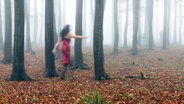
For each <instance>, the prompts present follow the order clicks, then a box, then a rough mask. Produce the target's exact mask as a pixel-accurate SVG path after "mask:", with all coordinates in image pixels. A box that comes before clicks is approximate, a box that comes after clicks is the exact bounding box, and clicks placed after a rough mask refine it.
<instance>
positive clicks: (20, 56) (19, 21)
mask: <svg viewBox="0 0 184 104" xmlns="http://www.w3.org/2000/svg"><path fill="white" fill-rule="evenodd" d="M5 1H8V0H5ZM14 3H15V31H14V48H13V70H12V74H11V78H10V80H12V81H30V80H31V79H30V78H29V77H28V76H27V74H26V72H25V68H24V0H15V2H14Z"/></svg>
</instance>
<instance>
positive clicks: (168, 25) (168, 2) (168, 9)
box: [166, 0, 182, 46]
mask: <svg viewBox="0 0 184 104" xmlns="http://www.w3.org/2000/svg"><path fill="white" fill-rule="evenodd" d="M181 23H182V22H181ZM166 30H167V31H166V33H167V37H166V42H167V43H166V44H167V46H169V45H170V41H169V37H170V0H168V1H167V28H166Z"/></svg>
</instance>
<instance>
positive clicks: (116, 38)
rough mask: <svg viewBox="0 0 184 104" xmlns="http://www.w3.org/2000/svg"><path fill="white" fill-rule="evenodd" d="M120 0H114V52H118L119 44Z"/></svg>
mask: <svg viewBox="0 0 184 104" xmlns="http://www.w3.org/2000/svg"><path fill="white" fill-rule="evenodd" d="M118 25H119V24H118V0H114V48H113V54H117V53H118V46H119V26H118Z"/></svg>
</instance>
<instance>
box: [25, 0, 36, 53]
mask: <svg viewBox="0 0 184 104" xmlns="http://www.w3.org/2000/svg"><path fill="white" fill-rule="evenodd" d="M24 4H25V5H24V6H25V22H26V52H28V53H30V54H35V52H34V51H33V49H32V46H31V37H30V2H29V0H25V1H24Z"/></svg>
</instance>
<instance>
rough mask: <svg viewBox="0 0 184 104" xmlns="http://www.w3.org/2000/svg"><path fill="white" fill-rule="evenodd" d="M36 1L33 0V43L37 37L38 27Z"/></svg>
mask: <svg viewBox="0 0 184 104" xmlns="http://www.w3.org/2000/svg"><path fill="white" fill-rule="evenodd" d="M37 1H38V0H34V6H35V7H34V32H33V33H34V34H33V42H34V44H36V38H37V35H38V34H37V32H38V31H37V30H38V29H37V28H38V13H37V11H38V9H37Z"/></svg>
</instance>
